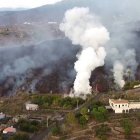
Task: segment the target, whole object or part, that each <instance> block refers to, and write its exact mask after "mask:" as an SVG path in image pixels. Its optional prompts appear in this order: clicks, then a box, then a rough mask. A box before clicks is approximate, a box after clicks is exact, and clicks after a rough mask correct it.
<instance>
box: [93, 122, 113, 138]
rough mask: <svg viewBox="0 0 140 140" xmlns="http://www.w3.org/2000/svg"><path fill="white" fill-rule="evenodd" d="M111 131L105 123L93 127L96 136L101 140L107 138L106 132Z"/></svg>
mask: <svg viewBox="0 0 140 140" xmlns="http://www.w3.org/2000/svg"><path fill="white" fill-rule="evenodd" d="M110 131H111V129H110V127H109V126H108V125H106V124H102V125H100V126H97V127H96V129H95V132H96V136H97V137H98V138H99V139H101V140H107V134H108V133H109V132H110Z"/></svg>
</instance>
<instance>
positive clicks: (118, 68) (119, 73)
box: [113, 61, 125, 88]
mask: <svg viewBox="0 0 140 140" xmlns="http://www.w3.org/2000/svg"><path fill="white" fill-rule="evenodd" d="M113 73H114V79H115V83H116V84H117V85H118V86H119V87H120V88H123V86H124V85H125V81H124V79H123V76H124V66H123V64H122V63H121V62H119V61H116V62H115V63H114V66H113Z"/></svg>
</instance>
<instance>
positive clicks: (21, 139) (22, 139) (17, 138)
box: [8, 133, 29, 140]
mask: <svg viewBox="0 0 140 140" xmlns="http://www.w3.org/2000/svg"><path fill="white" fill-rule="evenodd" d="M8 140H29V135H28V134H26V133H17V134H15V135H14V136H12V137H11V138H9V139H8Z"/></svg>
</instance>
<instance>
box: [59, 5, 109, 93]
mask: <svg viewBox="0 0 140 140" xmlns="http://www.w3.org/2000/svg"><path fill="white" fill-rule="evenodd" d="M60 29H61V31H63V32H64V33H65V36H67V37H68V38H69V39H71V40H72V43H73V44H75V45H78V44H79V45H81V47H82V52H81V53H80V54H78V60H77V62H76V63H75V70H76V72H77V76H76V79H75V82H74V93H75V96H80V95H81V94H83V95H87V94H90V93H91V86H90V83H89V79H90V76H91V72H92V71H93V70H94V69H95V68H97V67H99V66H102V65H104V59H105V56H106V51H105V49H104V47H102V46H103V45H104V44H105V43H106V42H107V41H108V40H109V39H110V37H109V32H108V31H107V29H106V28H105V27H104V26H103V25H102V24H101V23H100V22H99V21H98V19H97V17H96V16H95V15H91V14H90V12H89V9H88V8H78V7H75V8H73V9H71V10H68V11H67V12H66V13H65V18H64V20H63V23H61V24H60Z"/></svg>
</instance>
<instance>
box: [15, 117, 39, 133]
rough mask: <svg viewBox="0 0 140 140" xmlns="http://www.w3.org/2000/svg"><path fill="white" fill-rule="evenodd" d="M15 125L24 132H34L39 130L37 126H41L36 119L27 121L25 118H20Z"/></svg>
mask: <svg viewBox="0 0 140 140" xmlns="http://www.w3.org/2000/svg"><path fill="white" fill-rule="evenodd" d="M17 126H18V127H19V129H20V130H21V131H24V132H30V133H33V132H36V131H38V130H39V128H41V126H40V123H39V122H37V121H28V120H25V119H21V120H19V122H18V123H17Z"/></svg>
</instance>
